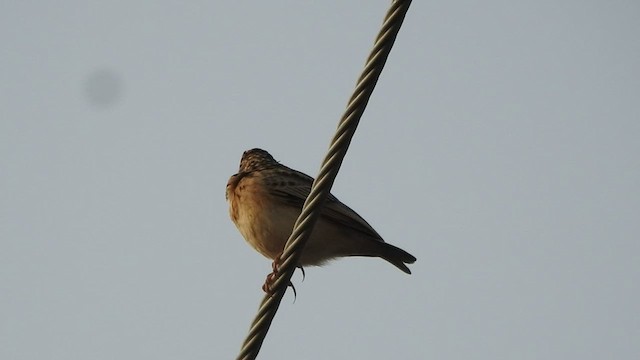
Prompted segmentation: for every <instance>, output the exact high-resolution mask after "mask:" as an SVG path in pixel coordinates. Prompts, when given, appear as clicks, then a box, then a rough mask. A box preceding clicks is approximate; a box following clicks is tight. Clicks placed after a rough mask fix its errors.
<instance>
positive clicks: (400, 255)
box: [364, 241, 416, 274]
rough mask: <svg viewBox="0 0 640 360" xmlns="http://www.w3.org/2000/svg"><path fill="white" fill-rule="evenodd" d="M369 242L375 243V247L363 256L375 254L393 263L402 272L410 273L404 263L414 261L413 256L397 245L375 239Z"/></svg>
mask: <svg viewBox="0 0 640 360" xmlns="http://www.w3.org/2000/svg"><path fill="white" fill-rule="evenodd" d="M369 244H370V245H373V244H375V245H374V246H375V249H374V251H372V252H371V253H369V254H366V255H364V256H377V257H380V258H383V259H385V260H387V261H388V262H390V263H391V264H393V265H395V267H397V268H398V269H400V270H402V271H403V272H405V273H407V274H411V270H409V268H408V267H407V265H406V264H413V263H414V262H416V257H415V256H413V255H411V254H409V253H408V252H406V251H404V250H402V249H400V248H399V247H396V246H393V245H391V244H387V243H386V242H382V241H376V242H371V243H369Z"/></svg>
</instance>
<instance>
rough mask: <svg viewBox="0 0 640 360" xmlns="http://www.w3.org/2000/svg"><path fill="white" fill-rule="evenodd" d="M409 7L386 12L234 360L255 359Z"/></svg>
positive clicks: (395, 5) (402, 4)
mask: <svg viewBox="0 0 640 360" xmlns="http://www.w3.org/2000/svg"><path fill="white" fill-rule="evenodd" d="M409 5H411V1H410V0H395V1H393V2H392V3H391V7H390V8H389V10H388V11H387V15H386V16H385V19H384V22H383V24H382V29H381V30H380V32H379V33H378V36H377V37H376V41H375V43H374V46H373V49H372V51H371V54H370V55H369V58H368V59H367V63H366V65H365V67H364V70H363V72H362V74H361V75H360V78H359V79H358V82H357V84H356V88H355V90H354V93H353V95H352V96H351V99H349V104H348V105H347V109H346V111H345V113H344V115H343V116H342V118H341V119H340V123H339V124H338V128H337V130H336V134H335V135H334V137H333V139H332V141H331V145H330V146H329V151H328V153H327V155H326V157H325V158H324V161H323V162H322V167H321V168H320V173H319V174H318V176H317V177H316V179H315V181H314V182H313V185H312V186H311V192H310V193H309V196H308V197H307V199H306V201H305V203H304V206H303V207H302V211H301V213H300V216H299V217H298V219H297V220H296V223H295V225H294V227H293V232H292V233H291V236H290V237H289V239H288V241H287V244H286V245H285V248H284V251H283V253H282V255H281V256H280V267H279V269H278V271H277V274H276V278H275V280H274V283H273V285H272V291H273V294H272V295H271V296H270V295H266V296H265V297H264V298H263V299H262V302H261V304H260V308H259V309H258V314H257V315H256V317H255V319H254V320H253V323H252V324H251V328H250V330H249V334H248V335H247V338H246V339H245V341H244V343H243V345H242V349H241V350H240V354H239V355H238V357H237V359H239V360H240V359H242V360H249V359H255V358H256V357H257V356H258V352H259V351H260V347H261V346H262V343H263V341H264V339H265V337H266V336H267V332H268V331H269V327H270V326H271V322H272V321H273V318H274V317H275V314H276V311H277V310H278V307H279V305H280V302H281V301H282V297H283V296H284V294H285V292H286V291H287V287H288V285H289V282H290V281H291V276H292V275H293V273H294V271H295V269H296V265H297V264H298V260H299V258H300V255H301V253H302V250H303V248H304V245H305V244H306V242H307V240H308V239H309V236H310V235H311V231H312V230H313V225H314V224H315V222H316V220H317V218H318V216H319V215H320V210H321V209H322V204H323V203H324V201H325V199H326V198H327V196H328V195H329V192H330V191H331V186H333V182H334V180H335V178H336V176H337V175H338V170H339V169H340V165H341V164H342V160H343V159H344V156H345V155H346V153H347V149H348V147H349V144H350V143H351V139H352V138H353V134H354V133H355V131H356V128H357V127H358V123H359V122H360V118H361V117H362V114H363V113H364V109H365V108H366V106H367V103H368V102H369V98H370V97H371V94H372V93H373V89H374V88H375V86H376V83H377V82H378V78H379V77H380V74H381V73H382V69H383V68H384V65H385V63H386V61H387V58H388V56H389V53H390V52H391V48H392V47H393V43H394V42H395V39H396V36H397V35H398V31H400V27H401V26H402V22H403V21H404V17H405V15H406V13H407V11H408V10H409Z"/></svg>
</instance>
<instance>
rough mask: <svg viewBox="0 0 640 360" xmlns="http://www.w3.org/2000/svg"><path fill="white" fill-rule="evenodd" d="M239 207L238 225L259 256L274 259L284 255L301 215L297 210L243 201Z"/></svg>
mask: <svg viewBox="0 0 640 360" xmlns="http://www.w3.org/2000/svg"><path fill="white" fill-rule="evenodd" d="M237 205H238V209H237V210H238V212H237V216H236V219H235V223H236V226H237V228H238V230H239V231H240V233H241V234H242V236H243V237H244V238H245V240H246V241H247V242H248V243H249V244H250V245H251V246H252V247H253V248H254V249H256V250H257V251H258V252H259V253H261V254H262V255H264V256H266V257H268V258H270V259H275V258H276V257H277V256H278V255H280V254H281V253H282V250H283V249H284V245H285V244H286V242H287V239H288V238H289V235H290V234H291V230H292V229H293V224H294V223H295V220H296V218H297V216H298V214H299V212H298V211H296V210H295V209H294V208H290V207H287V206H277V205H274V204H273V201H253V200H251V201H244V202H241V203H239V204H237Z"/></svg>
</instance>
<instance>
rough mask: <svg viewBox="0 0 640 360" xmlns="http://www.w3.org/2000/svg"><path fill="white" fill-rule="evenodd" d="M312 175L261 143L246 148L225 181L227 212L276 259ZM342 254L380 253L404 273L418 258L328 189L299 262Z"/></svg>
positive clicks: (253, 242)
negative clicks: (283, 160) (286, 163)
mask: <svg viewBox="0 0 640 360" xmlns="http://www.w3.org/2000/svg"><path fill="white" fill-rule="evenodd" d="M312 182H313V178H311V177H310V176H308V175H305V174H303V173H301V172H299V171H296V170H293V169H291V168H288V167H286V166H284V165H282V164H280V163H278V162H277V161H276V160H275V159H274V158H273V157H272V156H271V155H270V154H269V153H268V152H266V151H264V150H262V149H252V150H247V151H245V152H244V154H243V155H242V159H241V160H240V169H239V171H238V173H237V174H235V175H233V176H231V178H230V179H229V182H228V183H227V189H226V198H227V201H228V202H229V214H230V215H231V219H232V220H233V222H234V223H235V224H236V227H237V228H238V230H239V231H240V233H241V234H242V236H243V237H244V238H245V240H247V242H248V243H249V244H250V245H251V246H253V248H255V249H256V250H257V251H258V252H259V253H261V254H262V255H264V256H266V257H268V258H270V259H276V258H277V257H278V256H279V255H280V254H281V253H282V250H283V249H284V245H285V243H286V241H287V239H288V238H289V235H290V234H291V231H292V229H293V225H294V223H295V221H296V219H297V217H298V215H299V214H300V211H301V210H302V205H303V203H304V201H305V199H306V197H307V195H308V194H309V191H310V190H311V184H312ZM345 256H370V257H380V258H383V259H385V260H387V261H388V262H390V263H391V264H393V265H395V266H396V267H398V268H399V269H400V270H402V271H404V272H405V273H407V274H410V273H411V271H410V270H409V268H408V267H407V265H406V264H412V263H414V262H415V261H416V258H415V257H414V256H413V255H411V254H409V253H408V252H406V251H404V250H402V249H400V248H397V247H395V246H393V245H390V244H387V243H385V242H384V240H383V239H382V237H381V236H380V235H379V234H378V233H377V232H376V231H375V230H374V229H373V228H372V227H371V225H369V224H368V223H367V222H366V221H365V220H364V219H363V218H362V217H361V216H360V215H358V214H357V213H356V212H355V211H353V210H351V209H350V208H349V207H348V206H346V205H345V204H343V203H342V202H340V201H339V200H338V199H337V198H336V197H335V196H333V195H329V197H328V199H327V201H326V202H325V204H324V207H323V210H322V212H321V215H320V218H318V221H317V222H316V225H315V227H314V229H313V232H312V233H311V237H310V238H309V240H308V242H307V244H306V246H305V248H304V250H303V253H302V256H301V257H300V264H299V265H300V266H306V265H321V264H323V263H324V262H326V261H327V260H331V259H334V258H338V257H345Z"/></svg>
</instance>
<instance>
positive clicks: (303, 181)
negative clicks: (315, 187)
mask: <svg viewBox="0 0 640 360" xmlns="http://www.w3.org/2000/svg"><path fill="white" fill-rule="evenodd" d="M296 173H297V175H298V177H299V180H297V181H294V182H293V184H291V181H290V184H288V185H286V186H274V187H272V190H271V191H270V193H271V195H273V196H275V197H278V198H280V199H281V200H282V201H284V202H285V203H287V204H289V205H291V206H293V207H295V208H297V209H302V206H303V205H304V201H305V199H306V198H307V196H308V195H309V192H310V191H311V182H312V181H313V179H312V178H311V177H309V176H307V175H305V174H303V173H300V172H296ZM321 216H322V217H323V218H324V219H325V220H327V221H330V222H333V223H337V224H339V225H341V226H346V227H349V228H351V229H353V230H355V231H357V232H360V233H362V234H364V235H367V236H369V237H372V238H374V239H376V240H379V241H382V242H384V240H382V237H381V236H380V235H379V234H378V233H377V232H376V231H375V230H374V229H373V227H371V225H369V223H367V222H366V221H365V220H364V219H363V218H362V217H361V216H360V215H358V214H357V213H356V212H355V211H353V210H352V209H351V208H349V207H348V206H346V205H344V204H343V203H342V202H340V200H338V199H337V198H336V197H335V196H333V195H332V194H329V196H328V198H327V201H326V202H325V203H324V208H323V209H322V214H321Z"/></svg>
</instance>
